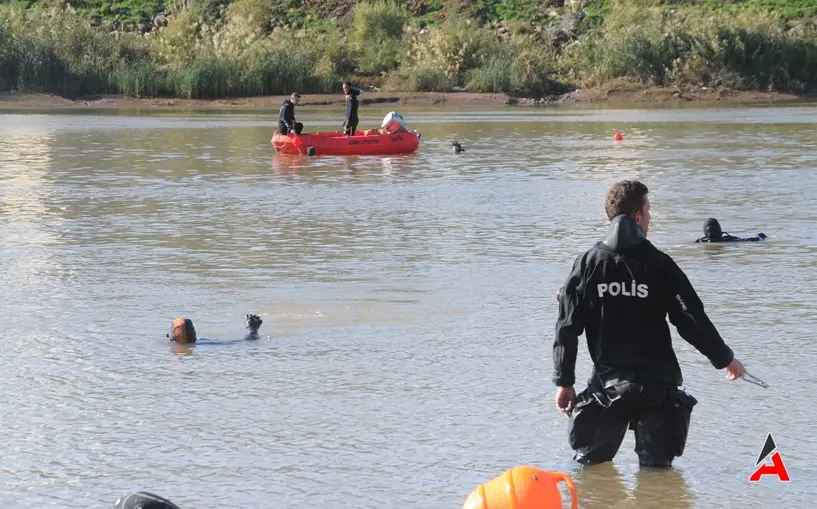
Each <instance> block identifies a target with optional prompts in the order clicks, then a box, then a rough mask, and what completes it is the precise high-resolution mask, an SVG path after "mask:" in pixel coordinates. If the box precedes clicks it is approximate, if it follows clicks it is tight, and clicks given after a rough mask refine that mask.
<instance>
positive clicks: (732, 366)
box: [726, 359, 746, 380]
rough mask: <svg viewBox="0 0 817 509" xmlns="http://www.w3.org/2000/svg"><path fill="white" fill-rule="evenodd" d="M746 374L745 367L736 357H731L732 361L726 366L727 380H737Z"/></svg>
mask: <svg viewBox="0 0 817 509" xmlns="http://www.w3.org/2000/svg"><path fill="white" fill-rule="evenodd" d="M745 374H746V368H744V367H743V364H741V363H740V361H739V360H737V359H732V362H730V363H729V365H728V366H726V378H728V379H729V380H739V379H741V378H742V377H743V375H745Z"/></svg>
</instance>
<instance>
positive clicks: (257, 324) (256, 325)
mask: <svg viewBox="0 0 817 509" xmlns="http://www.w3.org/2000/svg"><path fill="white" fill-rule="evenodd" d="M262 323H264V321H263V320H261V317H259V316H258V315H253V314H249V315H247V319H246V320H245V321H244V326H245V327H247V329H248V330H249V331H250V332H248V333H247V335H246V336H244V337H243V338H242V339H241V341H247V340H249V341H252V340H256V339H259V338H260V337H261V336H259V335H258V329H260V328H261V324H262ZM166 336H167V337H168V338H169V339H170V340H171V341H173V342H176V343H189V344H195V343H199V342H201V341H204V342H206V343H207V344H215V343H221V342H222V341H219V340H216V339H207V338H198V337H197V336H196V328H195V327H194V326H193V320H191V319H189V318H184V317H182V318H176V319H175V320H173V325H172V326H171V330H170V334H167V335H166ZM234 342H235V341H225V342H224V343H234Z"/></svg>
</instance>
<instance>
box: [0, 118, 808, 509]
mask: <svg viewBox="0 0 817 509" xmlns="http://www.w3.org/2000/svg"><path fill="white" fill-rule="evenodd" d="M390 109H391V108H390V107H383V108H375V107H372V106H367V107H366V108H364V110H365V111H364V112H363V114H364V116H363V117H362V118H361V120H362V122H361V125H369V124H372V125H374V124H377V123H379V122H380V119H382V118H383V115H385V113H386V112H388V111H389V110H390ZM401 113H403V114H404V115H405V117H406V120H407V123H408V125H409V127H411V128H413V129H418V130H419V131H420V132H422V134H423V138H422V144H421V148H420V150H419V151H418V152H417V153H416V154H412V155H407V156H393V157H312V158H310V157H292V156H278V155H276V154H274V151H273V149H272V147H271V145H270V143H269V139H270V136H271V133H272V130H273V129H274V122H273V120H274V118H273V117H274V115H272V116H270V115H263V114H257V113H253V114H243V115H232V116H231V115H223V116H217V117H208V116H202V115H191V116H189V117H173V116H169V115H156V116H142V117H139V116H129V115H109V116H101V115H74V114H72V115H53V116H52V115H6V116H0V140H2V141H0V183H2V185H0V213H1V214H2V218H3V221H2V222H0V285H2V287H3V298H2V299H0V327H1V328H2V330H3V332H4V336H3V340H4V351H3V361H4V362H3V364H4V367H5V369H4V370H2V371H0V423H1V424H2V429H3V443H4V446H5V449H4V455H3V462H2V464H0V501H2V502H3V506H4V507H12V508H16V507H20V508H26V509H28V508H31V507H40V508H61V509H62V508H69V509H73V508H77V509H80V508H82V509H87V508H89V507H91V508H98V507H99V508H102V507H110V505H111V504H112V503H113V501H114V500H115V499H116V498H117V497H118V496H119V495H121V494H123V493H125V492H128V491H133V490H136V489H147V490H150V491H154V492H156V493H160V494H162V495H165V496H167V497H168V498H170V499H171V500H174V501H175V502H176V503H178V504H179V505H180V506H182V507H202V508H204V507H261V506H263V505H264V504H267V505H268V502H267V501H269V500H275V501H276V505H280V506H282V507H283V506H298V507H356V508H376V509H381V508H383V507H407V508H424V509H425V508H429V507H440V508H442V507H459V506H461V505H462V503H463V501H464V500H465V497H466V496H467V494H468V493H469V492H470V490H471V489H473V487H474V486H475V485H476V484H478V483H481V482H485V481H487V480H489V479H491V478H493V477H495V476H496V475H498V474H499V473H501V472H502V471H504V470H505V469H507V468H510V467H512V466H514V465H520V464H535V465H537V466H540V467H542V468H545V469H552V470H562V471H565V472H568V473H570V474H571V475H572V476H573V477H574V478H575V479H576V481H577V484H578V487H579V497H580V500H581V507H583V508H585V509H588V508H593V507H615V508H618V507H628V508H636V507H638V508H640V507H666V508H671V509H679V508H683V509H686V508H691V507H696V508H697V507H707V508H727V507H748V506H758V507H759V506H763V507H767V506H771V507H777V506H780V505H782V506H786V507H808V503H809V501H810V500H811V498H813V497H814V496H815V495H817V492H815V489H814V488H813V487H812V486H811V485H810V484H808V483H807V482H805V481H801V480H805V479H809V478H811V477H813V476H814V475H815V474H817V470H816V469H815V467H814V463H813V461H811V458H813V456H814V454H817V450H815V448H814V447H813V446H812V445H811V442H809V441H808V437H809V436H811V434H813V432H815V431H817V429H815V428H814V426H813V424H812V423H813V422H814V420H815V418H817V414H815V412H814V411H813V409H812V407H810V406H808V405H805V404H803V405H801V404H800V403H796V404H795V406H794V407H793V408H794V410H792V411H790V412H782V413H781V412H780V402H779V400H778V399H777V397H776V396H777V395H776V393H772V392H771V391H764V390H763V389H761V388H759V387H756V386H753V385H750V384H746V383H742V382H728V381H726V380H724V379H723V373H721V372H717V371H715V370H713V369H712V367H711V365H710V364H709V363H708V361H706V359H705V358H703V357H702V356H701V355H700V354H699V353H698V352H697V351H696V350H695V349H694V348H693V347H691V346H690V345H689V344H687V343H685V342H684V341H682V340H680V339H677V340H676V342H675V345H676V350H677V352H678V358H679V362H680V363H681V366H682V369H683V372H684V376H685V380H686V388H687V390H688V391H689V392H690V393H692V394H693V395H695V396H696V397H697V398H698V399H699V401H700V403H699V405H698V406H696V409H695V411H694V412H693V415H692V425H691V429H690V440H689V443H688V445H687V449H686V451H685V453H684V456H683V457H682V458H679V459H678V460H676V470H673V471H668V472H640V471H639V470H638V468H637V466H636V465H637V458H636V456H635V454H634V453H633V452H632V445H631V444H632V438H631V437H629V438H627V439H625V443H624V445H622V448H621V452H620V453H619V455H618V456H617V457H616V461H615V462H614V464H612V465H600V466H598V467H593V468H590V469H577V468H576V467H575V465H574V464H573V463H572V462H571V461H570V459H569V458H570V456H571V452H570V450H569V449H568V447H567V442H566V428H565V426H566V421H565V420H564V419H563V418H562V416H560V415H558V413H557V412H556V411H555V410H554V409H553V404H552V398H553V394H554V390H553V387H551V385H550V382H549V377H550V370H551V359H550V356H551V352H550V344H551V342H552V337H551V336H552V330H553V321H554V319H555V318H556V305H555V301H554V300H553V295H554V292H555V290H556V289H557V288H558V287H559V286H560V285H561V284H562V283H563V281H564V277H565V276H566V274H567V271H568V270H569V268H570V264H571V263H572V262H573V260H574V259H575V257H576V256H577V255H578V254H579V253H580V252H581V251H582V250H584V249H586V248H587V247H589V246H590V245H592V243H594V242H596V241H597V240H598V239H599V238H600V237H601V236H602V235H603V233H604V231H605V230H606V224H605V223H606V218H605V215H604V208H603V200H604V195H605V193H606V191H607V189H608V187H609V185H610V184H611V183H612V182H613V181H615V180H618V179H622V178H640V179H642V180H644V181H645V182H646V183H647V185H648V186H649V188H650V193H651V201H652V205H653V208H652V214H653V223H652V224H651V228H650V240H651V241H653V242H654V243H655V244H656V245H658V246H659V247H660V248H662V249H665V250H666V251H667V252H668V253H669V254H671V255H672V256H673V257H674V258H675V259H676V261H677V262H678V263H679V265H680V266H681V267H682V268H683V269H684V270H685V271H686V272H687V274H688V276H689V277H690V279H691V281H692V282H693V284H695V287H696V290H697V291H698V293H699V295H700V296H701V298H702V300H703V301H704V303H705V305H706V309H707V310H708V311H709V312H710V313H711V318H712V319H713V321H714V323H715V324H716V325H717V326H718V328H719V330H720V331H721V333H722V335H723V336H724V338H725V339H726V340H727V342H728V343H729V344H730V346H732V348H733V349H734V350H735V351H736V352H737V355H738V357H739V358H740V359H741V360H743V361H744V363H745V364H746V365H747V367H748V369H749V371H750V372H752V373H753V374H755V375H757V376H759V377H760V378H762V379H763V380H765V381H767V382H769V383H770V384H771V385H772V386H775V387H785V390H786V391H787V396H788V397H789V398H790V399H793V400H794V401H797V402H808V401H810V393H809V392H808V389H807V388H808V387H810V386H811V384H812V383H814V382H817V375H815V374H814V370H813V369H812V366H811V364H812V363H811V361H810V360H811V359H812V358H814V356H815V355H817V347H815V342H814V341H813V340H812V339H811V338H810V337H809V335H808V331H809V330H810V329H811V328H812V325H813V322H814V320H813V317H812V314H813V313H812V312H811V310H812V309H813V308H814V306H815V304H816V303H817V301H815V298H814V292H813V288H814V287H815V285H816V284H817V275H816V274H817V273H815V272H814V271H813V270H809V269H811V268H813V266H814V264H815V262H814V260H815V253H817V213H815V212H814V208H813V207H812V206H811V204H812V202H813V199H814V198H815V197H817V181H815V179H814V178H812V173H813V170H814V164H815V161H816V160H817V156H816V155H815V154H817V150H816V149H817V141H815V140H817V137H815V136H814V135H815V130H814V127H813V125H814V123H815V120H817V114H816V112H815V110H814V109H811V108H806V107H803V108H778V109H770V108H752V109H744V110H721V109H709V110H700V111H695V110H687V109H678V110H664V111H659V110H650V111H634V110H612V109H611V110H594V109H588V110H567V109H563V110H558V109H530V110H522V109H506V110H501V111H500V112H485V111H475V110H463V111H454V112H451V111H446V110H443V109H435V110H432V111H428V110H411V111H401ZM336 117H337V112H335V111H333V110H330V111H308V110H306V109H305V111H304V120H305V121H307V122H306V123H307V126H308V127H307V129H309V130H318V129H322V128H324V127H323V126H330V127H332V128H334V127H336V126H337V123H338V122H337V118H336ZM614 130H619V131H621V132H622V133H623V134H624V141H623V142H621V143H615V142H613V141H612V138H611V135H612V132H613V131H614ZM454 139H456V140H458V141H460V142H461V143H462V144H463V145H464V146H465V147H466V148H467V151H466V152H464V153H462V154H453V153H452V151H451V141H452V140H454ZM707 217H717V218H718V219H719V220H720V222H721V224H722V226H723V228H724V230H725V231H728V232H730V233H732V234H735V235H740V236H747V235H755V234H756V233H757V232H759V231H763V232H764V233H766V234H767V235H769V237H770V240H769V241H768V242H766V243H763V244H754V243H753V244H751V245H731V246H727V245H701V244H694V240H695V239H696V238H698V237H700V236H701V235H702V232H701V228H702V225H703V222H704V220H705V219H706V218H707ZM251 312H252V313H256V314H258V315H260V316H261V317H262V318H263V320H264V325H263V326H262V329H261V339H260V340H259V341H253V342H240V341H239V342H231V343H229V344H210V345H205V344H201V345H195V346H184V345H174V344H169V343H168V341H167V338H166V337H165V334H166V333H167V331H168V328H169V326H170V323H171V321H172V320H173V319H174V318H177V317H179V316H187V317H189V318H191V319H192V320H193V321H194V323H195V324H196V329H197V331H198V333H199V335H200V336H202V337H207V338H216V339H224V340H232V339H236V338H240V337H242V336H243V334H244V333H245V330H244V326H243V322H244V316H245V314H246V313H251ZM759 345H762V348H759ZM580 352H581V353H580V355H579V361H578V366H577V378H578V379H580V380H584V379H585V378H586V375H587V374H588V373H589V365H588V359H587V355H586V353H585V352H584V350H583V349H582V350H581V351H580ZM767 432H772V433H773V434H774V436H775V439H776V440H777V442H778V445H779V446H780V448H781V453H782V454H783V455H784V458H785V459H786V461H787V466H788V468H789V471H790V473H791V475H792V479H793V481H792V483H791V485H790V486H788V487H786V486H779V485H776V484H775V483H771V482H768V483H767V482H764V483H760V484H758V485H752V486H749V483H748V482H747V480H748V477H749V475H750V474H751V471H752V470H753V468H754V461H755V459H756V457H757V454H758V453H759V450H760V448H761V447H762V445H763V441H764V440H765V437H766V433H767ZM628 444H630V445H628Z"/></svg>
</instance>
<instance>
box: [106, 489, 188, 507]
mask: <svg viewBox="0 0 817 509" xmlns="http://www.w3.org/2000/svg"><path fill="white" fill-rule="evenodd" d="M114 509H179V506H177V505H176V504H174V503H173V502H171V501H170V500H168V499H166V498H163V497H160V496H159V495H154V494H153V493H150V492H147V491H138V492H136V493H131V494H129V495H125V496H124V497H120V498H119V499H118V500H117V501H116V502H115V503H114Z"/></svg>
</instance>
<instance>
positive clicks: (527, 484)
mask: <svg viewBox="0 0 817 509" xmlns="http://www.w3.org/2000/svg"><path fill="white" fill-rule="evenodd" d="M562 481H564V482H565V483H566V484H567V487H568V488H569V489H570V498H571V505H570V507H571V508H572V509H578V507H579V499H578V498H577V496H576V486H575V485H574V484H573V479H571V478H570V476H568V475H567V474H564V473H562V472H550V471H546V470H542V469H540V468H536V467H533V466H530V465H525V466H520V467H515V468H512V469H510V470H507V471H505V472H504V473H503V474H502V475H500V476H498V477H496V478H494V479H492V480H490V481H488V482H487V483H485V484H480V485H479V486H477V487H476V488H475V489H474V491H472V492H471V494H470V495H468V498H467V499H466V500H465V504H464V505H463V506H462V509H562V495H561V494H560V493H559V483H560V482H562Z"/></svg>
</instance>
